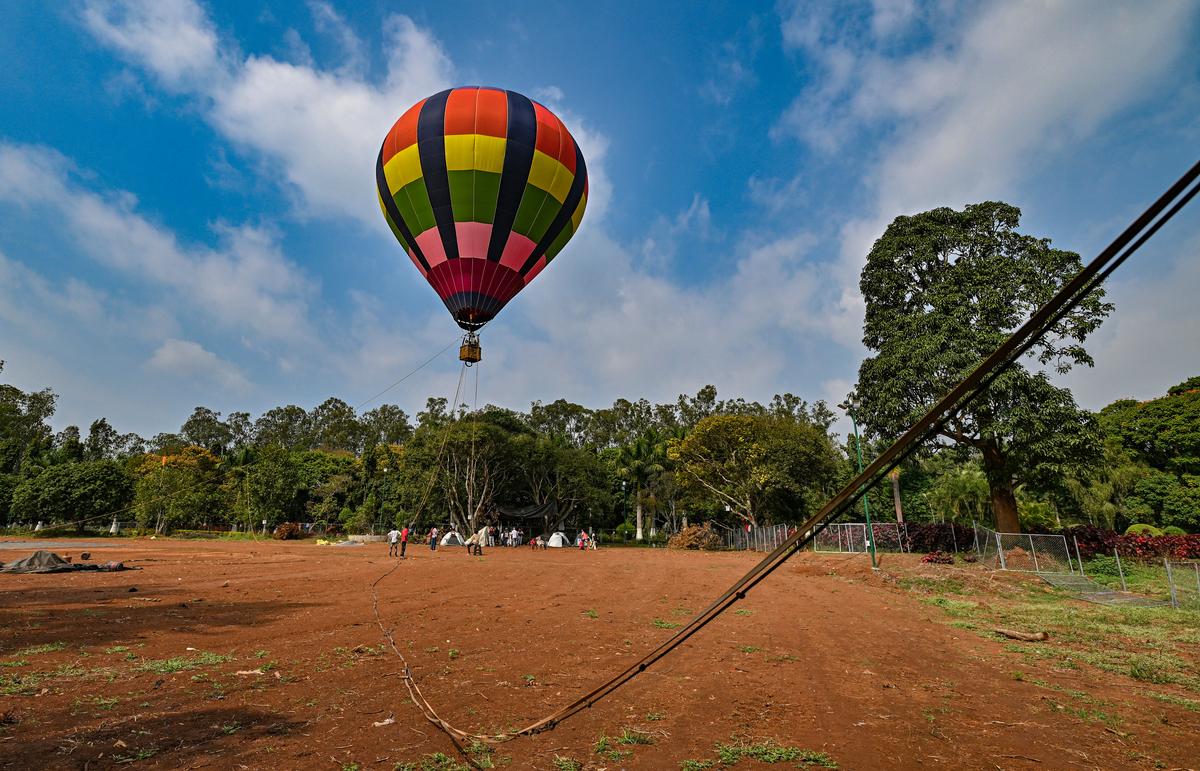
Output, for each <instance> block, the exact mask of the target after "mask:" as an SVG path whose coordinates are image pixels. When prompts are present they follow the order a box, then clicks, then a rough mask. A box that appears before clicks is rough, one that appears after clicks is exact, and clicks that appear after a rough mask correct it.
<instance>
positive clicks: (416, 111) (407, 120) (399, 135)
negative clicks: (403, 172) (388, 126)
mask: <svg viewBox="0 0 1200 771" xmlns="http://www.w3.org/2000/svg"><path fill="white" fill-rule="evenodd" d="M424 104H425V100H424V99H422V100H421V101H419V102H417V103H416V104H414V105H413V106H412V107H410V108H408V112H406V113H404V114H403V115H401V116H400V120H398V121H396V124H395V125H394V126H392V130H391V131H389V132H388V135H387V139H386V140H384V143H383V162H384V165H386V164H387V162H388V161H390V160H391V159H392V156H393V155H395V154H396V153H398V152H400V151H401V150H403V149H404V148H406V147H408V146H409V145H415V144H416V143H417V118H418V117H420V115H421V107H422V106H423V105H424ZM389 143H390V144H389Z"/></svg>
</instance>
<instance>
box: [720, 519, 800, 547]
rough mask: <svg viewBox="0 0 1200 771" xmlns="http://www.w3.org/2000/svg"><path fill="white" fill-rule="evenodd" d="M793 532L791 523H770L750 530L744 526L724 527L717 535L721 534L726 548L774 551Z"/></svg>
mask: <svg viewBox="0 0 1200 771" xmlns="http://www.w3.org/2000/svg"><path fill="white" fill-rule="evenodd" d="M791 532H792V530H791V526H790V525H768V526H764V527H752V528H750V529H749V530H747V529H746V528H744V527H739V528H734V529H722V530H720V531H719V532H717V535H718V536H720V538H721V540H722V541H723V543H724V544H725V548H726V549H740V550H742V551H773V550H774V549H775V548H776V547H777V546H779V545H780V544H781V543H783V542H784V541H786V540H787V538H788V536H789V535H791Z"/></svg>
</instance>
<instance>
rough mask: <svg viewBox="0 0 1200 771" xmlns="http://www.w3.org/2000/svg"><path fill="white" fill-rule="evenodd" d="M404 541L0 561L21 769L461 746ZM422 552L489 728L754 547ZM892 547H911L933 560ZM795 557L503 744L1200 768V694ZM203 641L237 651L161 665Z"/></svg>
mask: <svg viewBox="0 0 1200 771" xmlns="http://www.w3.org/2000/svg"><path fill="white" fill-rule="evenodd" d="M79 551H80V549H79V548H78V547H73V546H71V545H70V543H69V542H64V544H63V545H62V547H61V548H60V549H59V553H60V554H72V555H77V554H78V553H79ZM27 553H28V552H26V551H19V550H4V551H0V559H3V560H13V559H18V558H20V557H24V556H26V554H27ZM385 554H386V546H385V545H383V544H370V545H367V546H364V547H358V548H345V547H333V546H317V545H315V544H314V543H313V542H311V541H309V542H290V543H280V542H271V541H262V542H222V541H211V542H194V541H192V542H188V541H171V540H159V541H150V540H115V541H112V542H111V546H108V545H106V546H105V547H104V548H98V549H93V550H92V559H93V560H94V561H99V560H109V559H121V560H127V561H129V562H130V564H134V565H138V566H141V567H142V568H143V570H141V571H140V572H124V573H109V574H103V573H76V574H59V575H0V622H2V623H0V664H3V663H4V662H13V661H16V662H21V661H24V662H26V663H25V664H23V665H17V666H12V665H10V664H5V665H3V666H0V678H4V679H2V680H0V683H5V684H7V691H8V692H9V694H10V695H3V696H0V768H3V769H40V768H70V769H102V768H111V767H123V766H126V765H132V766H134V767H136V768H189V769H192V768H210V769H223V768H230V769H232V768H253V769H262V768H286V769H293V768H295V769H309V768H312V769H342V768H346V767H352V766H351V764H354V763H357V764H359V766H360V767H361V768H363V769H376V768H380V769H391V768H393V766H394V765H395V764H397V763H400V762H407V761H418V760H419V759H420V758H421V756H422V755H424V754H426V753H430V752H435V751H442V752H446V753H449V754H453V752H454V750H453V747H452V745H451V743H450V742H449V740H448V739H447V738H446V737H445V736H444V735H443V734H442V733H440V732H439V731H438V730H437V729H436V728H434V727H433V726H432V725H430V724H429V723H427V722H426V721H425V720H424V719H423V718H422V717H421V715H420V713H419V712H418V711H417V709H416V707H415V706H414V705H413V704H411V703H410V702H409V701H408V698H407V693H406V692H405V689H404V687H403V684H402V682H401V681H400V679H399V677H398V676H397V673H398V671H399V670H400V664H399V661H398V659H397V658H396V657H395V656H394V655H392V654H391V653H390V652H389V653H383V652H381V651H382V649H381V647H380V646H381V643H382V639H381V636H380V633H379V630H378V629H377V627H376V626H375V624H374V622H373V617H372V613H371V599H370V592H369V589H368V587H369V585H370V583H371V582H372V581H373V580H374V579H376V578H377V577H378V576H379V575H381V574H382V573H383V572H385V571H386V570H387V569H388V567H389V566H390V564H391V563H390V561H389V560H388V558H387V557H386V556H385ZM409 555H410V558H409V559H408V560H406V561H405V562H404V563H403V564H402V565H401V566H400V568H399V569H398V570H397V571H396V572H395V573H394V574H393V575H392V576H391V577H390V578H389V579H388V580H387V581H386V582H384V583H383V584H381V586H380V595H381V610H382V613H383V616H384V620H385V623H388V624H394V625H395V627H396V639H397V642H398V644H399V645H400V646H401V649H402V650H403V651H404V652H405V654H406V655H407V656H408V657H409V661H410V663H411V664H412V666H413V668H414V671H415V673H416V675H417V677H418V682H419V683H420V685H421V687H422V689H423V691H424V693H425V695H426V696H427V697H428V698H429V700H430V701H431V702H432V703H433V704H434V706H435V707H436V708H437V709H438V711H439V712H440V713H441V714H442V715H443V717H446V718H447V719H449V720H450V721H451V722H452V723H454V724H456V725H458V726H460V727H462V728H467V729H471V730H480V731H496V730H503V729H507V728H512V727H517V726H522V725H525V724H527V723H529V722H532V721H533V720H534V719H536V718H539V717H541V716H543V715H544V714H546V713H548V712H550V711H552V710H553V709H554V708H556V707H557V706H559V705H561V704H564V703H566V702H568V701H570V700H571V699H572V698H573V697H574V696H575V695H577V694H578V693H579V692H581V691H583V690H584V689H585V688H586V687H588V686H591V685H593V684H596V683H597V682H599V681H601V680H603V679H605V678H606V677H607V676H608V675H609V674H611V673H614V672H616V671H618V670H619V669H621V668H623V667H624V666H625V665H627V664H628V663H629V662H631V661H633V660H634V657H635V656H637V655H640V653H641V652H643V651H645V650H646V649H648V648H649V647H650V646H651V645H652V644H654V643H656V642H658V641H660V640H662V639H665V638H666V637H668V636H669V635H670V634H671V632H670V631H669V630H668V629H664V628H661V626H656V625H655V623H654V621H655V620H656V619H659V620H661V621H662V622H667V623H677V622H680V621H683V620H685V619H686V617H687V615H688V613H689V612H691V611H695V610H697V609H699V608H701V607H703V606H704V605H705V604H707V602H708V601H709V600H710V599H711V598H712V597H714V596H715V595H716V594H718V593H719V592H720V591H721V590H723V589H724V588H725V587H726V586H728V584H730V583H731V582H732V581H733V580H734V579H736V578H737V577H738V576H740V575H741V574H742V573H743V572H744V571H745V570H747V569H748V568H749V567H750V566H751V565H752V564H753V562H754V560H755V556H754V555H750V554H742V553H720V554H701V553H691V552H689V553H679V552H670V551H663V550H635V549H609V550H600V551H598V552H589V553H580V552H579V551H577V550H560V551H554V550H550V551H544V552H536V553H533V552H531V551H529V550H527V549H524V548H522V549H518V550H512V549H489V550H487V551H486V554H485V556H484V557H483V558H469V557H467V556H465V554H464V551H463V550H462V549H439V550H438V552H437V553H436V554H434V553H431V552H430V551H429V549H428V547H421V546H419V545H414V548H412V549H410V552H409ZM888 559H889V560H890V562H889V563H885V569H887V570H893V571H898V570H905V569H909V570H913V569H916V566H915V562H913V561H910V560H908V558H902V557H889V558H888ZM793 562H794V563H795V564H788V565H787V566H785V567H784V568H783V569H782V570H780V571H778V572H777V574H776V575H775V576H773V577H772V578H770V579H769V580H768V581H766V582H765V583H764V584H763V585H762V586H760V587H759V588H758V589H756V590H755V591H754V592H752V593H751V594H750V596H749V597H748V598H747V599H746V601H745V602H743V603H740V604H739V605H740V608H741V610H742V613H740V614H734V613H732V612H730V613H727V614H726V615H725V616H723V617H721V618H720V619H718V620H717V621H716V622H714V623H713V624H711V625H710V626H709V627H707V628H706V629H705V630H704V631H702V632H701V633H700V634H699V635H698V636H697V637H696V638H693V639H692V641H690V642H688V643H686V644H685V645H684V646H683V647H682V648H681V649H680V650H678V651H676V652H675V653H673V654H672V655H670V656H669V657H667V658H666V659H665V660H663V661H662V662H659V663H658V664H656V665H654V666H653V667H651V668H650V669H649V670H648V671H647V672H646V673H644V674H643V675H642V676H640V677H638V678H636V679H635V680H634V681H633V682H631V683H630V684H628V685H627V686H625V687H623V688H622V689H620V690H618V691H617V692H616V693H615V694H614V695H613V696H611V697H609V698H608V699H607V700H606V701H603V702H601V703H600V704H598V705H596V706H595V707H594V708H592V709H591V710H588V711H586V712H584V713H581V714H580V715H578V716H576V717H574V718H572V719H571V720H569V721H567V722H565V723H564V724H563V725H561V726H560V727H559V728H557V729H556V730H554V731H551V732H548V733H545V734H542V735H540V736H537V737H533V738H526V739H519V740H516V741H513V742H509V743H507V744H503V745H500V746H499V747H498V748H497V749H496V751H495V754H494V755H493V756H492V760H493V762H494V763H496V765H497V766H503V765H508V766H509V767H512V768H540V769H548V768H553V767H554V759H555V756H556V755H557V756H561V757H564V758H575V759H577V760H579V761H580V762H582V763H583V764H584V766H585V767H586V768H592V769H600V768H605V767H607V768H610V769H617V768H638V769H659V768H661V769H678V768H679V764H680V761H682V760H685V759H706V758H708V759H711V758H713V757H714V755H713V748H714V745H715V744H716V743H718V742H729V741H731V740H732V739H747V740H755V741H758V740H764V739H771V740H775V741H777V742H779V743H781V744H787V745H795V746H799V747H803V748H806V749H809V750H814V751H821V752H825V753H828V755H829V756H830V757H831V758H832V759H833V760H835V761H836V762H837V763H838V764H839V767H840V768H842V769H877V768H935V769H997V768H999V769H1027V768H1037V769H1061V768H1104V769H1118V768H1151V767H1155V766H1154V765H1152V762H1158V763H1163V764H1167V766H1169V767H1183V766H1196V765H1198V764H1200V740H1198V738H1197V737H1198V732H1197V730H1196V728H1195V726H1196V722H1197V721H1196V715H1195V713H1190V712H1188V711H1187V710H1185V709H1183V708H1182V707H1177V706H1174V705H1168V704H1162V703H1158V702H1153V703H1152V702H1151V701H1150V700H1149V699H1146V698H1145V697H1143V696H1139V695H1137V693H1136V692H1135V691H1134V690H1132V689H1130V688H1128V687H1123V686H1122V684H1121V683H1118V682H1108V681H1106V680H1105V678H1103V677H1101V676H1098V673H1096V672H1087V671H1083V670H1078V671H1068V670H1056V669H1051V668H1050V666H1049V665H1048V664H1047V665H1046V667H1045V668H1043V669H1034V670H1032V671H1031V670H1030V669H1029V664H1028V662H1021V667H1022V668H1023V669H1025V670H1026V671H1030V673H1031V674H1036V676H1037V677H1038V678H1041V679H1042V680H1044V681H1047V682H1049V683H1050V684H1052V685H1057V686H1061V687H1063V688H1071V689H1079V690H1085V691H1087V692H1088V693H1090V694H1093V695H1095V696H1097V697H1102V698H1105V699H1108V700H1110V701H1111V702H1113V703H1120V704H1121V705H1122V707H1123V711H1122V713H1121V717H1122V720H1123V722H1122V723H1121V730H1113V729H1111V728H1108V727H1106V726H1105V725H1103V724H1100V723H1097V722H1094V721H1091V722H1089V721H1086V720H1084V719H1081V718H1076V717H1074V716H1071V715H1068V714H1063V713H1062V712H1055V711H1054V710H1052V709H1051V708H1050V707H1048V706H1047V705H1046V697H1045V696H1044V694H1045V693H1046V691H1045V689H1044V687H1043V688H1039V687H1038V686H1035V685H1033V684H1031V683H1029V682H1018V681H1016V680H1014V679H1013V677H1012V674H1011V673H1012V671H1013V669H1014V664H1015V663H1016V662H1015V657H1014V654H1012V653H1008V652H1006V651H1005V650H1004V646H1003V644H1002V643H1001V642H997V641H991V640H987V639H984V638H982V637H979V636H976V635H974V634H972V633H970V632H965V631H961V630H958V629H955V628H953V627H951V626H949V625H947V624H946V623H945V621H946V619H945V618H944V617H943V616H942V615H941V612H940V611H939V610H938V609H937V608H932V607H930V606H928V605H925V604H922V603H920V602H919V600H918V598H917V597H916V596H914V595H913V594H912V593H910V592H906V591H903V590H900V589H899V588H897V587H895V586H894V585H892V584H890V583H889V582H888V581H887V578H886V575H871V574H870V571H868V570H865V569H864V568H865V566H864V565H863V560H862V559H861V558H858V559H854V560H850V559H848V558H835V557H824V556H817V555H811V554H808V555H801V556H800V557H797V558H796V559H795V560H794V561H793ZM831 571H833V572H832V573H831ZM1013 580H1017V579H1013ZM1021 580H1024V579H1021ZM131 587H136V589H137V591H136V592H133V591H131ZM589 611H593V612H594V613H589ZM746 611H749V612H748V613H747V612H746ZM593 615H594V617H593ZM60 643H65V648H63V649H61V650H57V651H49V652H36V651H28V650H27V649H28V648H30V647H33V646H41V645H49V646H51V647H57V645H56V644H60ZM1047 644H1053V641H1051V642H1050V643H1047ZM22 651H24V652H22ZM201 652H209V653H215V654H221V655H222V656H230V657H231V658H230V659H229V660H227V661H220V662H217V663H209V664H200V665H198V666H196V667H195V668H191V669H185V670H183V671H178V672H174V673H162V672H155V671H150V670H148V669H142V667H145V666H147V662H149V661H152V660H162V659H168V658H180V657H182V658H185V659H191V658H194V657H196V656H198V655H200V653H201ZM264 665H265V666H264ZM1035 666H1036V665H1035ZM260 667H262V668H264V669H265V671H264V673H263V674H240V675H239V674H237V672H239V671H242V672H245V671H247V670H255V669H259V668H260ZM160 668H161V667H160ZM526 675H531V676H532V681H531V682H527V678H526V677H525V676H526ZM14 678H18V679H14ZM0 692H2V691H0ZM113 700H115V701H113ZM1164 715H1166V716H1168V717H1163V716H1164ZM647 716H649V717H647ZM388 717H394V720H395V722H394V724H390V725H386V726H382V727H375V726H374V725H373V723H375V722H382V721H384V720H385V719H386V718H388ZM624 728H629V729H634V730H641V731H645V732H647V733H649V734H651V735H652V736H653V737H654V739H655V743H654V744H653V745H650V746H633V747H619V748H620V749H629V750H633V752H632V754H631V755H629V756H627V757H624V758H621V759H619V760H615V761H614V760H611V759H609V758H606V757H603V756H600V755H597V754H596V753H595V751H594V749H593V748H594V745H595V743H596V740H597V737H598V736H600V735H601V734H607V735H609V736H614V735H619V734H620V733H621V731H622V729H624ZM1152 759H1153V761H1152ZM755 767H759V764H758V763H757V762H756V761H744V762H743V763H742V764H741V765H740V766H739V768H755ZM762 767H763V768H766V767H767V766H765V765H762ZM1157 767H1162V766H1161V765H1160V766H1157Z"/></svg>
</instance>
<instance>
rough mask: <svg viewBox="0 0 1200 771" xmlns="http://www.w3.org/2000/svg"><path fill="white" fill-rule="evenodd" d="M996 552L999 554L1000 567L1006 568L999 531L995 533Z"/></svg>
mask: <svg viewBox="0 0 1200 771" xmlns="http://www.w3.org/2000/svg"><path fill="white" fill-rule="evenodd" d="M996 553H997V554H999V555H1000V569H1001V570H1008V563H1006V562H1005V561H1004V544H1003V543H1001V541H1000V534H999V533H996Z"/></svg>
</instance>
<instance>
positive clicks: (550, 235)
mask: <svg viewBox="0 0 1200 771" xmlns="http://www.w3.org/2000/svg"><path fill="white" fill-rule="evenodd" d="M586 184H587V166H585V165H584V163H583V152H582V151H580V149H579V145H575V179H573V180H571V190H570V191H569V192H568V193H567V200H565V201H563V205H562V208H561V209H559V210H558V214H556V215H554V219H553V220H552V221H551V222H550V227H548V228H546V233H545V235H543V236H542V240H540V241H538V244H537V246H536V247H534V249H533V252H531V253H530V255H529V259H527V260H525V264H524V265H523V266H522V267H521V275H522V276H524V275H525V274H526V273H528V272H529V271H531V270H533V266H534V265H536V264H537V261H538V260H540V259H542V255H544V254H545V253H546V250H547V249H549V248H550V244H552V243H554V239H556V238H558V235H559V233H562V231H563V228H565V227H566V226H567V223H568V222H570V221H571V215H572V214H574V213H575V210H576V209H578V208H579V201H580V199H582V198H583V188H584V185H586Z"/></svg>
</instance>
